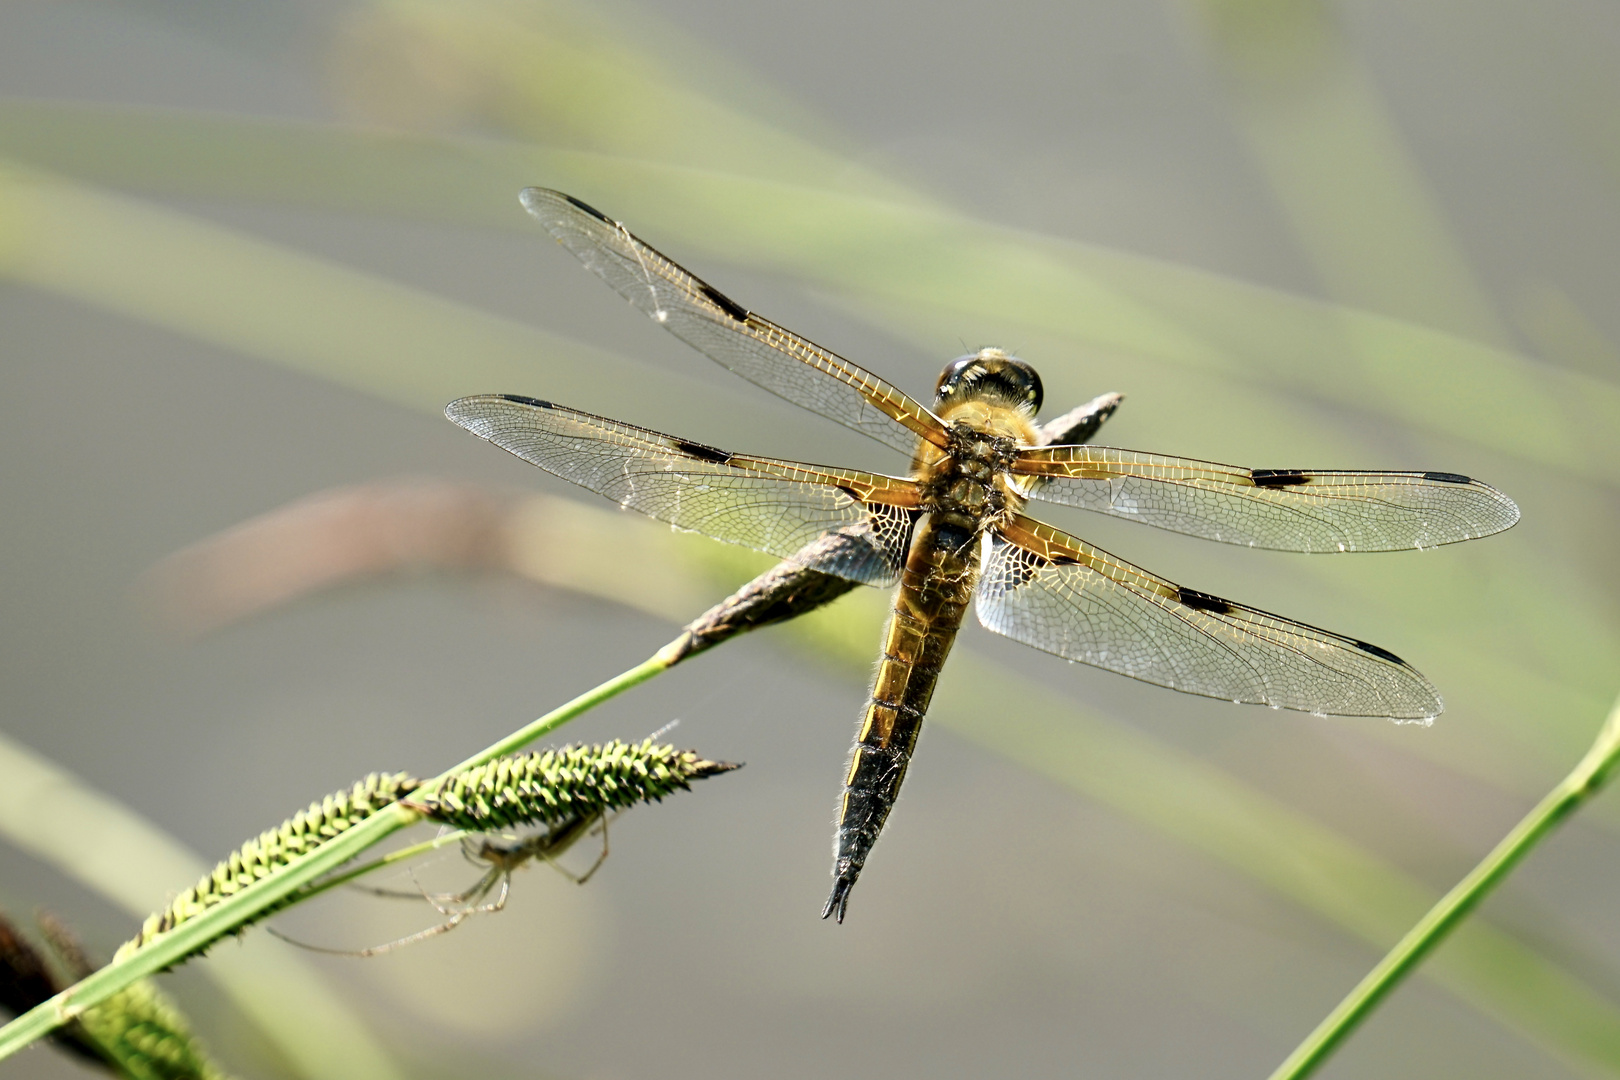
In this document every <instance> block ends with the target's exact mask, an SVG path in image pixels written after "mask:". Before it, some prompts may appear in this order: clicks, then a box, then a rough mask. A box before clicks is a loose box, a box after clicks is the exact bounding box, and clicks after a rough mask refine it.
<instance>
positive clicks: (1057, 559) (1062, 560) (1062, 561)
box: [1045, 555, 1080, 566]
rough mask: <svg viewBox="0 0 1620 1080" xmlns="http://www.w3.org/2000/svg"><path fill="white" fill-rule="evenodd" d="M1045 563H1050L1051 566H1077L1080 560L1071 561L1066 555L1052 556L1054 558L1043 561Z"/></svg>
mask: <svg viewBox="0 0 1620 1080" xmlns="http://www.w3.org/2000/svg"><path fill="white" fill-rule="evenodd" d="M1045 561H1048V562H1050V563H1051V564H1052V565H1053V566H1079V565H1080V560H1079V559H1071V558H1069V556H1067V555H1054V556H1052V557H1051V559H1049V560H1045Z"/></svg>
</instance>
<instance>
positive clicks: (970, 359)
mask: <svg viewBox="0 0 1620 1080" xmlns="http://www.w3.org/2000/svg"><path fill="white" fill-rule="evenodd" d="M978 360H979V354H978V353H969V354H968V355H966V356H958V357H957V358H956V359H955V360H952V361H951V362H950V363H948V364H946V365H945V370H944V371H942V372H940V373H939V382H937V383H935V384H934V397H935V399H936V400H938V399H943V398H944V397H945V396H946V395H948V394H949V393H950V392H951V391H952V390H954V389H956V384H957V382H959V381H960V380H961V378H962V375H963V373H965V372H966V371H967V369H968V368H970V367H972V366H973V365H974V364H975V363H977V362H978Z"/></svg>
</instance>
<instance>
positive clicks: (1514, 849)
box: [1270, 701, 1620, 1080]
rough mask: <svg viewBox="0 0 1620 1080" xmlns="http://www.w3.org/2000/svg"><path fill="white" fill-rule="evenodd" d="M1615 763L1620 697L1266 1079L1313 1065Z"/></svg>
mask: <svg viewBox="0 0 1620 1080" xmlns="http://www.w3.org/2000/svg"><path fill="white" fill-rule="evenodd" d="M1616 763H1620V701H1616V702H1615V705H1614V708H1613V709H1611V710H1610V712H1609V718H1608V720H1607V721H1605V722H1604V724H1603V728H1602V730H1601V731H1599V732H1598V737H1597V741H1596V742H1594V743H1593V744H1592V748H1591V749H1590V750H1588V751H1587V752H1586V756H1585V757H1583V758H1581V761H1580V764H1578V765H1576V766H1575V768H1574V769H1573V770H1572V771H1571V772H1570V774H1569V775H1568V776H1566V777H1564V779H1563V780H1562V781H1560V782H1559V783H1558V785H1557V786H1556V787H1554V788H1553V789H1552V790H1551V791H1550V792H1548V793H1547V795H1546V797H1545V798H1543V799H1542V800H1541V802H1539V803H1537V804H1536V807H1535V809H1533V810H1531V811H1530V812H1529V813H1528V814H1526V815H1525V816H1524V818H1523V820H1521V821H1520V822H1519V823H1518V824H1517V825H1515V826H1514V827H1513V829H1512V831H1511V832H1509V833H1508V834H1507V835H1506V836H1505V837H1503V838H1502V841H1501V842H1500V843H1499V844H1497V845H1496V847H1495V848H1493V849H1492V850H1491V853H1490V854H1489V855H1487V856H1485V858H1484V859H1482V860H1481V861H1480V863H1479V865H1477V866H1475V867H1474V869H1473V870H1471V871H1469V873H1468V876H1467V877H1465V878H1463V879H1462V880H1461V881H1459V882H1458V883H1457V884H1456V886H1454V887H1453V888H1452V890H1451V891H1450V892H1448V893H1446V895H1445V896H1443V897H1441V899H1440V901H1439V902H1438V903H1437V904H1435V905H1434V907H1432V908H1430V909H1429V912H1428V914H1426V915H1424V916H1423V918H1422V919H1421V920H1419V921H1418V924H1417V925H1416V926H1414V927H1412V929H1411V930H1409V931H1407V933H1406V936H1405V937H1403V938H1401V940H1400V941H1399V942H1398V943H1397V944H1396V946H1395V947H1394V948H1393V949H1391V950H1390V951H1389V953H1388V955H1386V956H1385V957H1384V958H1383V959H1382V960H1381V961H1379V963H1378V966H1377V967H1375V968H1373V969H1372V971H1370V972H1368V973H1367V976H1366V978H1364V979H1362V980H1361V982H1360V983H1359V984H1357V986H1356V988H1355V989H1354V990H1352V991H1350V993H1349V995H1347V996H1346V997H1345V999H1344V1000H1343V1001H1341V1002H1339V1005H1338V1007H1337V1008H1335V1009H1334V1010H1333V1011H1332V1012H1331V1013H1329V1014H1328V1015H1327V1018H1326V1019H1324V1020H1323V1021H1322V1022H1321V1023H1320V1024H1318V1025H1317V1027H1316V1030H1315V1031H1313V1032H1311V1034H1310V1035H1309V1037H1307V1038H1306V1039H1305V1041H1304V1042H1302V1043H1300V1044H1299V1046H1298V1047H1296V1048H1295V1050H1294V1052H1293V1053H1292V1054H1290V1055H1288V1058H1287V1060H1286V1061H1284V1062H1283V1063H1282V1064H1281V1065H1279V1066H1277V1070H1276V1071H1275V1072H1273V1073H1272V1074H1271V1078H1270V1080H1300V1078H1301V1077H1306V1076H1310V1075H1311V1074H1312V1073H1314V1072H1315V1071H1316V1070H1317V1068H1318V1067H1319V1066H1320V1065H1321V1064H1322V1063H1323V1062H1325V1061H1326V1060H1327V1059H1328V1057H1329V1056H1330V1055H1331V1054H1332V1053H1333V1051H1334V1050H1336V1049H1338V1047H1339V1044H1340V1043H1342V1042H1343V1041H1344V1040H1345V1039H1346V1038H1347V1037H1349V1035H1350V1033H1351V1032H1352V1031H1354V1030H1355V1029H1356V1026H1357V1025H1358V1024H1360V1023H1361V1021H1362V1020H1364V1019H1366V1018H1367V1016H1368V1015H1369V1014H1370V1013H1371V1012H1372V1011H1373V1010H1374V1009H1376V1008H1377V1007H1378V1006H1379V1004H1380V1003H1382V1001H1383V1000H1384V998H1385V997H1387V996H1388V995H1389V992H1390V991H1391V990H1393V989H1395V987H1396V986H1398V985H1399V984H1400V982H1401V980H1402V979H1404V978H1405V977H1406V976H1407V975H1408V974H1410V973H1411V972H1412V971H1413V970H1415V969H1416V968H1417V966H1418V965H1419V964H1421V963H1422V962H1423V960H1424V958H1425V957H1426V956H1428V954H1429V953H1430V952H1432V951H1433V950H1434V948H1435V946H1437V945H1439V944H1440V942H1442V941H1444V940H1445V937H1446V935H1447V934H1449V933H1450V932H1451V931H1452V930H1453V929H1455V928H1456V927H1457V925H1458V924H1459V923H1461V922H1462V921H1463V920H1464V919H1465V918H1467V917H1468V914H1469V912H1471V911H1472V910H1473V909H1474V908H1475V907H1476V906H1477V905H1478V904H1479V902H1480V901H1481V900H1483V899H1484V898H1485V897H1486V895H1487V894H1489V893H1490V891H1491V890H1492V889H1494V888H1495V887H1496V886H1497V885H1498V884H1499V883H1500V882H1501V881H1502V879H1503V878H1505V877H1507V876H1508V874H1510V873H1512V871H1513V868H1514V867H1515V866H1517V865H1518V863H1519V861H1520V860H1521V859H1523V858H1524V857H1525V856H1526V855H1527V854H1529V853H1530V850H1531V849H1532V848H1534V847H1535V846H1536V845H1537V844H1538V843H1540V842H1541V840H1542V839H1543V838H1544V837H1546V836H1547V835H1548V834H1549V833H1551V832H1552V831H1553V829H1555V828H1557V827H1558V825H1559V824H1560V823H1561V822H1563V820H1564V819H1565V818H1567V817H1569V816H1570V815H1571V814H1573V813H1574V812H1575V811H1576V810H1578V809H1580V807H1581V805H1582V804H1583V803H1585V802H1586V801H1587V800H1588V799H1590V798H1591V797H1592V796H1593V795H1595V794H1597V793H1598V791H1600V790H1601V789H1602V787H1603V785H1604V782H1605V781H1607V780H1608V778H1609V773H1610V772H1611V771H1613V769H1614V767H1615V765H1616Z"/></svg>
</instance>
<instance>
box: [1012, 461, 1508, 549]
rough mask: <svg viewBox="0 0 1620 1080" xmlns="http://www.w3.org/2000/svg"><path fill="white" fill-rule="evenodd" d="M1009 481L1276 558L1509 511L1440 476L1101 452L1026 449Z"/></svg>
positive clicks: (1398, 543)
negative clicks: (1019, 478)
mask: <svg viewBox="0 0 1620 1080" xmlns="http://www.w3.org/2000/svg"><path fill="white" fill-rule="evenodd" d="M1013 471H1014V472H1016V473H1021V474H1023V475H1027V476H1036V477H1039V478H1040V482H1039V483H1037V484H1036V485H1035V486H1034V487H1033V488H1032V490H1031V491H1030V495H1031V497H1032V498H1036V499H1041V500H1044V501H1046V502H1053V503H1061V504H1063V505H1065V506H1078V507H1081V508H1082V509H1085V510H1095V511H1098V512H1099V513H1104V514H1112V515H1114V516H1115V517H1122V518H1128V519H1130V520H1133V521H1140V522H1143V523H1145V524H1148V525H1153V526H1156V527H1158V528H1161V529H1169V530H1170V531H1172V532H1179V533H1187V534H1189V535H1192V536H1201V537H1203V538H1204V539H1206V540H1220V541H1224V542H1225V543H1228V544H1246V545H1248V546H1249V547H1259V548H1272V549H1275V550H1278V551H1398V550H1401V549H1405V548H1428V547H1437V546H1439V545H1441V544H1454V543H1456V542H1457V541H1459V540H1472V539H1474V538H1476V537H1480V536H1489V535H1490V534H1492V533H1496V532H1501V531H1502V530H1503V529H1506V528H1508V527H1510V526H1511V525H1513V523H1514V522H1516V521H1518V520H1519V508H1518V507H1517V506H1515V505H1514V503H1513V500H1512V499H1509V498H1508V497H1507V496H1506V495H1503V494H1502V493H1501V492H1500V491H1497V490H1496V489H1495V488H1493V487H1490V486H1489V485H1486V484H1482V483H1480V482H1479V481H1478V480H1473V479H1470V478H1469V477H1466V476H1459V475H1457V474H1456V473H1443V472H1346V471H1340V470H1326V469H1242V468H1237V467H1235V466H1232V465H1218V464H1215V463H1214V462H1208V461H1195V460H1192V459H1190V458H1176V457H1165V456H1163V455H1159V454H1141V453H1137V452H1135V451H1132V450H1117V449H1114V448H1112V447H1107V446H1051V447H1041V448H1037V449H1031V450H1025V451H1023V452H1021V453H1020V454H1019V456H1018V459H1017V461H1016V462H1015V463H1014V465H1013Z"/></svg>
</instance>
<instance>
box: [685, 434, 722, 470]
mask: <svg viewBox="0 0 1620 1080" xmlns="http://www.w3.org/2000/svg"><path fill="white" fill-rule="evenodd" d="M671 441H672V442H674V444H675V446H676V449H678V450H680V451H681V452H682V453H685V454H690V455H691V456H692V457H695V458H702V459H703V460H704V461H712V462H714V463H715V464H717V465H724V464H726V463H727V462H729V461H730V460H731V455H730V454H728V453H726V452H725V451H724V450H716V449H715V448H714V447H712V446H704V445H703V444H702V443H700V442H692V441H691V440H689V439H673V438H672V439H671Z"/></svg>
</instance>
